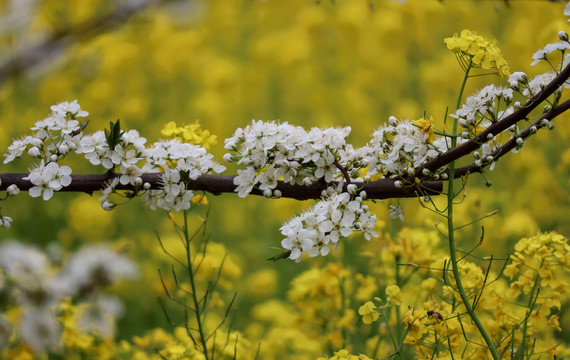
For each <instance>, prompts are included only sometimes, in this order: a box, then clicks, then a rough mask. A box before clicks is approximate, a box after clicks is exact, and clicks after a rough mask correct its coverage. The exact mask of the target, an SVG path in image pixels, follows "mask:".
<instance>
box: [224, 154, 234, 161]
mask: <svg viewBox="0 0 570 360" xmlns="http://www.w3.org/2000/svg"><path fill="white" fill-rule="evenodd" d="M235 160H236V159H235V157H234V155H233V154H230V153H227V154H224V161H227V162H232V161H235Z"/></svg>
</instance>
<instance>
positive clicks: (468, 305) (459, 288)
mask: <svg viewBox="0 0 570 360" xmlns="http://www.w3.org/2000/svg"><path fill="white" fill-rule="evenodd" d="M471 66H472V64H471V63H469V65H468V67H467V70H466V71H465V77H464V78H463V83H462V84H461V90H460V92H459V98H458V99H457V108H458V109H459V106H461V98H462V97H463V90H464V89H465V84H466V83H467V78H468V77H469V70H470V69H471ZM452 135H457V118H455V119H454V120H453V131H452ZM456 146H457V137H455V136H453V137H452V138H451V148H452V149H453V148H455V147H456ZM454 177H455V161H452V162H451V163H450V164H449V181H448V189H447V230H448V239H449V256H450V261H451V266H452V271H453V277H454V278H455V284H456V286H457V291H458V292H459V295H460V296H461V301H462V302H463V305H465V309H466V310H467V313H468V314H469V316H470V317H471V320H473V323H474V324H475V326H476V327H477V329H478V330H479V333H480V334H481V336H482V337H483V339H484V340H485V343H486V344H487V346H488V347H489V351H490V352H491V355H492V356H493V359H494V360H500V356H499V353H498V352H497V347H496V346H495V344H494V343H493V340H492V339H491V337H490V336H489V334H488V333H487V330H485V327H484V326H483V323H482V322H481V320H480V319H479V317H478V316H477V314H476V313H475V311H474V310H473V307H472V306H471V302H470V301H469V297H468V296H467V294H466V293H465V289H464V288H463V283H462V281H461V277H460V275H459V267H458V264H457V254H456V252H457V250H456V248H455V236H454V226H453V199H454V197H455V196H454V193H453V185H454Z"/></svg>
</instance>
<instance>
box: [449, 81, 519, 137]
mask: <svg viewBox="0 0 570 360" xmlns="http://www.w3.org/2000/svg"><path fill="white" fill-rule="evenodd" d="M501 100H503V101H504V104H505V105H506V106H508V107H507V108H506V109H505V110H500V109H501V108H502V107H501V106H500V102H501ZM512 102H513V89H505V88H502V87H498V86H495V85H492V84H491V85H487V86H485V87H484V88H483V89H481V90H480V91H478V92H477V93H475V94H473V95H471V96H469V97H468V98H467V99H466V100H465V104H463V106H462V107H461V108H460V109H458V110H457V111H456V112H455V114H451V115H450V116H451V117H453V118H456V119H459V125H460V126H461V127H463V128H466V129H470V130H473V131H475V133H477V131H476V129H477V127H479V126H482V127H483V128H486V127H487V126H489V125H490V124H491V123H494V122H497V121H498V120H500V119H502V118H503V117H505V116H508V115H509V114H511V113H512V112H513V111H514V109H513V108H512V107H511V106H509V105H510V104H511V103H512Z"/></svg>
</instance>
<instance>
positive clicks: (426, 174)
mask: <svg viewBox="0 0 570 360" xmlns="http://www.w3.org/2000/svg"><path fill="white" fill-rule="evenodd" d="M429 174H431V171H429V169H426V168H424V169H422V175H424V176H429Z"/></svg>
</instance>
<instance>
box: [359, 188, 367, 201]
mask: <svg viewBox="0 0 570 360" xmlns="http://www.w3.org/2000/svg"><path fill="white" fill-rule="evenodd" d="M358 196H360V197H361V198H362V200H366V197H367V196H368V194H367V193H366V191H364V190H363V191H361V192H360V194H358Z"/></svg>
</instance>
